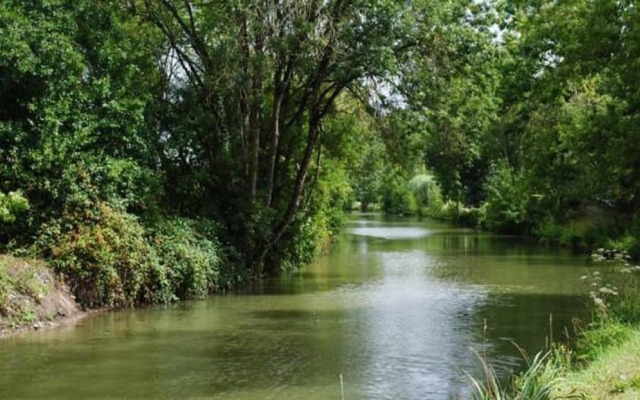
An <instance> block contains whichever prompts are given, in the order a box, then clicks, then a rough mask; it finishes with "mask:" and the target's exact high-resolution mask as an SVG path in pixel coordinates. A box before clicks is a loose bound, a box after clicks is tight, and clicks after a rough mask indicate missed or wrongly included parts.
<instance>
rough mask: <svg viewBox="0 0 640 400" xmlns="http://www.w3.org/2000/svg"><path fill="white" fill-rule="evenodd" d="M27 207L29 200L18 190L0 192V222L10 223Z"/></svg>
mask: <svg viewBox="0 0 640 400" xmlns="http://www.w3.org/2000/svg"><path fill="white" fill-rule="evenodd" d="M28 209H29V201H28V200H27V199H26V198H25V197H24V196H23V195H22V193H20V192H9V193H7V194H4V193H2V192H0V222H3V223H11V222H14V221H15V220H16V217H17V215H19V214H20V213H23V212H25V211H26V210H28Z"/></svg>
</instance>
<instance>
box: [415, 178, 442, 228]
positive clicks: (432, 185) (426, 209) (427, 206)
mask: <svg viewBox="0 0 640 400" xmlns="http://www.w3.org/2000/svg"><path fill="white" fill-rule="evenodd" d="M408 186H409V190H411V192H412V193H413V196H414V198H415V200H416V202H417V204H418V210H419V211H420V213H421V214H423V215H427V216H430V217H435V218H438V217H441V216H442V209H443V207H444V201H443V199H442V192H441V190H440V185H438V182H436V181H435V179H434V178H433V177H432V176H430V175H416V176H414V177H413V178H411V180H410V181H409V184H408Z"/></svg>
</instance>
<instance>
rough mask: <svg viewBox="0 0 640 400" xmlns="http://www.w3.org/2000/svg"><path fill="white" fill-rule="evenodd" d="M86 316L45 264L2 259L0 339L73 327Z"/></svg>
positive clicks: (8, 258) (0, 269)
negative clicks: (70, 325) (74, 322)
mask: <svg viewBox="0 0 640 400" xmlns="http://www.w3.org/2000/svg"><path fill="white" fill-rule="evenodd" d="M85 315H86V312H84V311H83V310H82V309H81V307H80V306H79V305H78V304H77V303H76V301H75V298H74V296H73V295H72V294H71V292H70V290H69V288H68V287H67V286H66V285H65V284H64V283H63V282H62V281H60V279H58V277H57V276H56V275H55V274H54V273H53V271H52V270H51V269H50V268H48V267H47V266H46V265H45V264H44V262H42V261H39V260H34V259H25V258H17V257H12V256H7V255H0V337H3V336H8V335H12V334H15V333H18V332H24V331H28V330H38V329H44V328H49V327H53V326H59V325H61V324H67V323H71V322H73V321H76V320H78V319H79V318H82V317H83V316H85Z"/></svg>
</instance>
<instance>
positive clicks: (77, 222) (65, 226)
mask: <svg viewBox="0 0 640 400" xmlns="http://www.w3.org/2000/svg"><path fill="white" fill-rule="evenodd" d="M36 246H37V248H38V250H39V252H40V253H41V254H42V255H43V256H45V257H47V258H50V259H51V265H52V267H53V268H54V269H55V270H56V271H58V272H60V273H62V274H63V275H64V276H65V277H66V279H67V282H68V284H69V287H70V288H71V290H72V291H73V293H74V295H75V296H76V298H77V300H78V301H79V302H80V303H81V304H82V305H84V306H86V307H99V306H111V307H128V306H132V305H134V304H136V303H143V302H144V303H152V302H163V301H167V300H169V299H170V297H171V292H170V287H169V284H168V281H167V280H166V275H167V274H166V271H165V270H164V266H163V265H162V264H161V263H160V262H159V260H158V256H157V254H156V251H155V250H154V249H153V247H152V246H151V245H150V244H149V243H148V242H147V241H146V240H145V230H144V228H143V226H142V225H141V224H140V223H139V221H138V219H137V218H136V217H134V216H132V215H130V214H127V213H126V212H124V211H122V210H118V209H116V208H114V207H113V206H111V205H109V204H106V203H103V202H97V203H96V204H95V208H93V209H87V208H78V209H75V210H70V211H69V210H68V211H66V212H65V213H64V215H63V216H62V218H60V219H57V220H54V221H52V222H50V223H48V224H46V225H45V226H44V227H43V229H42V230H41V234H40V237H39V239H38V241H37V244H36Z"/></svg>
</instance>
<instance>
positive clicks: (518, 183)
mask: <svg viewBox="0 0 640 400" xmlns="http://www.w3.org/2000/svg"><path fill="white" fill-rule="evenodd" d="M485 190H486V192H487V202H486V204H485V209H486V213H485V216H484V225H485V227H486V228H487V229H489V230H492V231H496V232H502V233H522V232H523V231H524V230H525V227H524V225H525V223H526V222H527V221H529V219H528V218H527V208H528V206H529V199H530V196H529V194H528V190H527V187H526V181H525V177H524V176H523V175H522V174H521V173H517V172H515V171H512V170H511V169H510V168H509V167H508V166H507V165H504V164H498V165H496V167H495V169H494V170H493V172H492V174H491V175H490V176H489V178H488V180H487V183H486V184H485Z"/></svg>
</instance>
